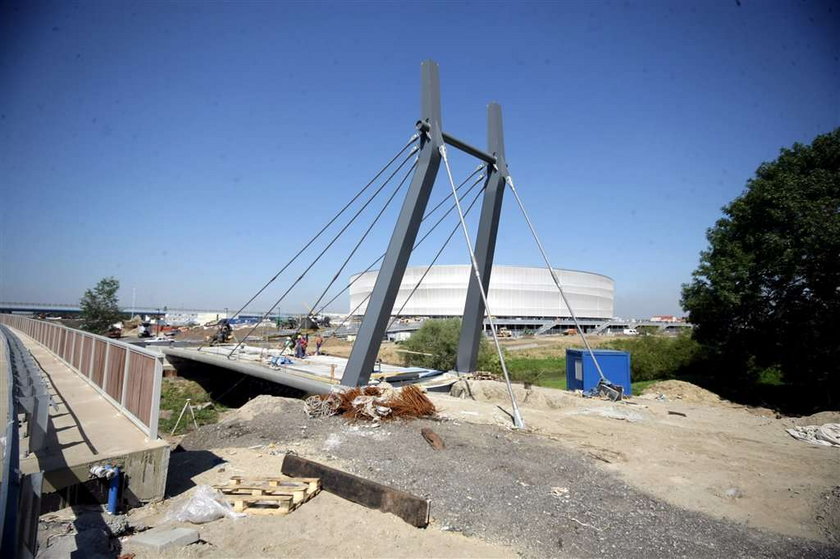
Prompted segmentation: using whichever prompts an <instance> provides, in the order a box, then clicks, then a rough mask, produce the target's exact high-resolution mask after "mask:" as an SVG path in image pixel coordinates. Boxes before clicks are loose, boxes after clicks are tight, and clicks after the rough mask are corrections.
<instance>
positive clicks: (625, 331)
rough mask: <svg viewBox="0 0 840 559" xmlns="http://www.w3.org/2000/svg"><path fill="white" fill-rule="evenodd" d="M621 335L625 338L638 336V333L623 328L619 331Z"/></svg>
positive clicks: (633, 329)
mask: <svg viewBox="0 0 840 559" xmlns="http://www.w3.org/2000/svg"><path fill="white" fill-rule="evenodd" d="M621 333H622V334H624V335H625V336H638V335H639V331H638V330H636V329H635V328H625V329H624V330H622V331H621Z"/></svg>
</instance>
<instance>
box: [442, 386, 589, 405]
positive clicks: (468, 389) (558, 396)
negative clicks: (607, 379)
mask: <svg viewBox="0 0 840 559" xmlns="http://www.w3.org/2000/svg"><path fill="white" fill-rule="evenodd" d="M513 394H514V397H515V398H516V402H517V403H518V404H519V405H520V406H523V407H528V408H533V409H539V410H554V409H558V408H564V407H570V406H572V405H574V403H575V402H577V401H578V400H580V398H578V397H577V396H574V395H572V394H570V393H568V392H564V391H562V390H555V389H553V388H542V387H539V386H534V387H531V388H528V389H525V388H524V387H523V386H522V385H519V384H514V385H513ZM449 395H450V396H454V397H455V398H465V399H469V400H477V401H479V402H492V403H495V404H509V403H510V395H509V394H508V389H507V386H506V385H505V383H503V382H498V381H495V380H459V381H458V382H456V383H455V384H453V385H452V389H451V390H450V391H449Z"/></svg>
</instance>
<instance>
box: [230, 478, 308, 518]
mask: <svg viewBox="0 0 840 559" xmlns="http://www.w3.org/2000/svg"><path fill="white" fill-rule="evenodd" d="M214 487H215V488H216V489H218V490H219V491H221V492H222V494H223V495H224V498H225V500H226V501H227V502H229V503H230V504H231V505H233V510H234V511H236V512H244V513H247V514H267V515H281V514H288V513H290V512H292V511H293V510H295V509H296V508H298V507H299V506H301V505H302V504H303V503H305V502H306V501H308V500H309V499H311V498H312V497H314V496H315V495H317V494H318V493H319V492H320V491H321V480H320V479H318V478H295V477H289V476H277V477H264V478H258V479H248V478H244V477H242V476H233V477H231V478H230V481H229V482H228V483H227V484H226V485H215V486H214Z"/></svg>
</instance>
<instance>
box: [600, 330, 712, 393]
mask: <svg viewBox="0 0 840 559" xmlns="http://www.w3.org/2000/svg"><path fill="white" fill-rule="evenodd" d="M604 347H606V348H609V349H618V350H622V351H628V352H630V368H631V372H632V377H633V381H642V380H659V379H668V378H674V377H676V376H677V375H679V374H681V373H685V372H687V371H688V370H689V369H690V368H691V366H692V365H693V364H694V363H696V362H697V360H698V359H699V357H700V344H698V343H697V342H696V341H694V340H693V339H692V338H691V335H690V334H689V333H687V332H685V333H682V334H680V335H679V336H677V337H676V338H665V337H660V336H643V337H640V338H634V339H625V340H615V341H613V342H610V343H609V344H606V345H605V346H604Z"/></svg>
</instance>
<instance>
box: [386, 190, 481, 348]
mask: <svg viewBox="0 0 840 559" xmlns="http://www.w3.org/2000/svg"><path fill="white" fill-rule="evenodd" d="M484 188H485V187H482V188H481V189H479V191H478V192H476V194H475V197H474V198H473V199H472V202H470V205H469V206H467V209H466V211H465V212H464V217H467V216H468V215H469V213H470V210H472V209H473V206H475V203H476V202H478V198H479V197H480V196H481V193H482V192H484ZM466 196H467V194H464V197H466ZM459 227H460V224H457V223H456V224H455V227H453V228H452V232H451V233H449V236H448V237H447V238H446V240H445V241H444V242H443V246H442V247H440V250H438V251H437V254H435V257H434V258H432V261H431V262H430V263H429V265H428V266H426V269H425V270H424V271H423V275H421V276H420V279H419V280H417V284H416V285H415V286H414V289H412V290H411V293H409V294H408V297H406V298H405V301H403V304H402V306H401V307H400V310H398V311H397V312H396V313H395V314H394V317H393V318H392V319H391V322H390V323H389V324H388V326H387V327H386V328H385V332H386V334H387V332H388V330H390V329H391V326H393V325H394V322H396V321H397V318H398V317H399V316H400V314H402V312H403V309H405V306H406V305H408V302H409V300H411V298H412V297H413V296H414V293H415V292H416V291H417V290H418V289H419V288H420V284H421V283H423V280H424V279H426V276H427V275H428V273H429V272H430V271H431V269H432V266H434V265H435V263H436V262H437V261H438V258H440V255H441V254H443V251H444V249H445V248H446V246H447V245H448V244H449V241H451V240H452V237H454V236H455V233H457V232H458V228H459Z"/></svg>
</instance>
